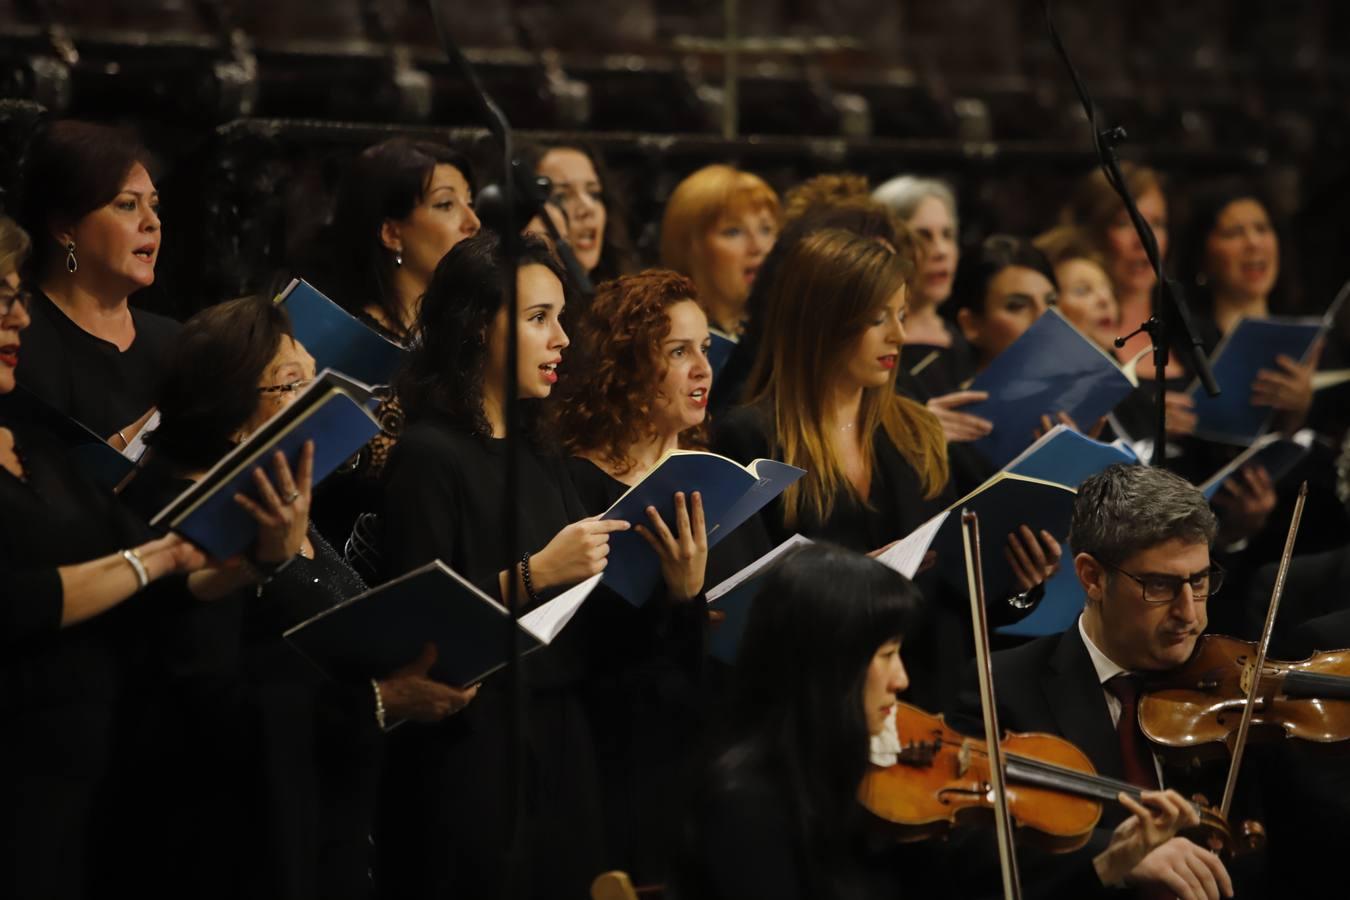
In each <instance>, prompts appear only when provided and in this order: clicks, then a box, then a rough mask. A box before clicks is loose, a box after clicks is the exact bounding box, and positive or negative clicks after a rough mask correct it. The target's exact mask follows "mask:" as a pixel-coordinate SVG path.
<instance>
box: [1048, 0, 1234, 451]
mask: <svg viewBox="0 0 1350 900" xmlns="http://www.w3.org/2000/svg"><path fill="white" fill-rule="evenodd" d="M1041 6H1042V7H1043V8H1044V10H1045V24H1046V26H1047V27H1048V28H1049V29H1050V43H1051V44H1053V45H1054V48H1055V52H1056V53H1057V54H1058V55H1059V58H1060V59H1062V60H1063V61H1064V67H1065V68H1066V69H1068V70H1069V78H1070V79H1071V80H1072V81H1073V86H1074V90H1076V91H1077V92H1078V99H1079V101H1081V102H1082V104H1083V110H1084V111H1085V112H1086V113H1087V118H1088V125H1089V126H1090V127H1091V129H1092V145H1093V147H1094V148H1095V149H1096V151H1097V157H1098V159H1099V160H1100V161H1101V167H1102V171H1103V173H1105V175H1106V180H1107V182H1108V183H1109V184H1110V185H1111V187H1112V188H1113V189H1114V190H1115V192H1116V193H1117V194H1119V195H1120V201H1121V203H1123V204H1124V205H1125V211H1126V213H1127V214H1128V215H1129V217H1130V223H1131V224H1133V225H1134V230H1135V231H1136V232H1138V234H1139V241H1140V243H1141V244H1143V247H1144V253H1145V254H1146V255H1147V256H1148V261H1149V264H1150V265H1151V266H1152V267H1153V272H1154V275H1155V278H1156V284H1155V286H1154V291H1153V309H1152V315H1151V316H1150V317H1149V319H1148V321H1147V322H1145V323H1144V324H1143V325H1142V326H1140V328H1139V330H1138V331H1135V332H1134V333H1133V334H1130V335H1128V336H1127V337H1124V338H1117V339H1116V342H1115V343H1116V346H1117V347H1120V346H1124V343H1125V341H1126V340H1128V339H1129V338H1130V337H1133V336H1134V335H1135V334H1138V333H1139V331H1147V332H1148V334H1149V337H1151V338H1152V339H1153V361H1154V366H1155V371H1154V376H1155V379H1156V381H1157V384H1158V400H1157V403H1158V408H1157V413H1158V419H1157V430H1156V433H1155V437H1154V441H1153V465H1155V466H1156V465H1161V464H1162V462H1163V459H1164V458H1165V455H1166V450H1167V403H1166V399H1167V381H1166V379H1165V378H1164V377H1163V373H1164V372H1165V370H1166V369H1167V360H1168V357H1169V356H1170V354H1171V346H1172V339H1173V335H1174V334H1175V335H1177V336H1179V337H1180V338H1181V340H1179V341H1178V342H1177V343H1178V345H1179V346H1178V349H1179V350H1180V351H1181V353H1182V354H1183V356H1184V357H1185V358H1186V360H1187V362H1188V363H1189V364H1190V367H1191V371H1192V372H1194V373H1195V374H1196V376H1197V377H1199V379H1200V383H1201V384H1202V385H1203V386H1204V388H1205V392H1206V393H1208V394H1209V395H1210V396H1211V397H1216V396H1218V394H1219V383H1218V382H1217V381H1215V380H1214V372H1213V371H1212V370H1211V369H1210V367H1209V360H1208V359H1206V358H1205V350H1204V344H1203V343H1201V341H1200V338H1199V337H1198V336H1197V335H1196V333H1195V326H1194V324H1193V323H1192V322H1191V311H1190V308H1189V307H1188V306H1187V305H1186V297H1185V295H1184V294H1183V292H1182V289H1181V285H1180V284H1178V283H1177V282H1176V281H1174V280H1172V279H1170V278H1166V277H1164V275H1163V269H1162V254H1160V253H1159V252H1158V239H1157V237H1156V236H1155V235H1154V234H1153V229H1152V228H1151V227H1150V226H1149V224H1148V221H1147V220H1146V219H1145V218H1144V217H1143V215H1142V214H1140V212H1139V207H1138V205H1136V204H1135V202H1134V198H1133V197H1132V196H1130V189H1129V186H1128V185H1127V184H1126V183H1125V177H1124V175H1122V174H1121V171H1120V159H1119V157H1117V156H1116V147H1117V146H1118V145H1119V144H1122V143H1124V142H1125V140H1126V139H1127V138H1128V137H1129V135H1127V134H1126V132H1125V129H1124V128H1120V127H1119V126H1115V127H1112V126H1099V125H1098V124H1097V105H1096V104H1095V103H1093V102H1092V97H1091V96H1089V94H1088V92H1087V88H1086V87H1084V86H1083V81H1082V79H1080V78H1079V77H1078V70H1077V69H1075V68H1074V65H1073V61H1072V60H1070V59H1069V51H1068V50H1066V49H1065V48H1064V42H1063V41H1061V40H1060V38H1059V32H1058V31H1057V30H1056V29H1055V20H1054V18H1053V17H1052V16H1051V15H1050V0H1042V2H1041Z"/></svg>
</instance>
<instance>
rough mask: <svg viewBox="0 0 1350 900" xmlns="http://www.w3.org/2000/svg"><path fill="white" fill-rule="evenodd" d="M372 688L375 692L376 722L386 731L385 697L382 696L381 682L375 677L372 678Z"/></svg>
mask: <svg viewBox="0 0 1350 900" xmlns="http://www.w3.org/2000/svg"><path fill="white" fill-rule="evenodd" d="M370 689H371V690H372V691H374V692H375V724H376V725H379V726H380V730H381V731H384V730H386V729H387V728H388V726H387V725H385V724H384V697H382V696H380V683H379V682H378V681H376V680H375V679H374V678H372V679H370Z"/></svg>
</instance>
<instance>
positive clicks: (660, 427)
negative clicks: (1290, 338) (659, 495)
mask: <svg viewBox="0 0 1350 900" xmlns="http://www.w3.org/2000/svg"><path fill="white" fill-rule="evenodd" d="M696 296H697V291H696V289H695V287H694V283H693V282H692V281H691V280H690V279H688V278H686V277H685V276H683V275H678V274H676V273H675V272H671V271H668V270H661V269H653V270H649V271H646V272H642V273H640V274H638V275H626V276H624V277H622V278H618V279H616V280H614V281H608V282H605V283H604V284H602V285H600V288H599V289H598V290H597V291H596V294H595V296H594V298H592V300H591V305H590V306H589V307H588V308H587V310H586V311H585V313H583V314H582V316H581V320H580V321H579V322H578V323H577V326H576V328H575V329H573V333H574V335H575V336H576V338H577V345H578V348H579V349H580V355H581V357H582V358H583V359H586V360H588V361H589V363H588V364H586V365H584V366H581V367H579V368H580V371H578V372H575V373H573V374H569V375H568V377H567V380H566V381H565V382H564V383H563V386H562V387H561V391H562V396H560V397H559V402H558V404H557V406H556V407H555V412H556V413H557V421H558V436H559V438H560V439H561V441H562V443H563V445H564V446H565V447H567V449H569V450H570V451H571V452H572V453H573V454H574V455H573V457H572V459H571V460H569V463H568V465H569V468H570V469H571V473H572V478H573V481H574V482H575V484H576V486H577V490H578V492H579V493H580V494H581V498H582V503H583V504H584V505H585V506H586V509H587V511H588V512H590V513H603V512H604V511H605V510H606V509H608V508H609V507H610V506H611V505H612V504H613V503H614V502H615V501H616V500H618V499H619V497H620V496H622V495H623V494H624V492H626V491H627V490H628V489H629V488H630V487H631V486H633V485H635V484H637V483H638V482H640V481H641V480H642V479H643V478H644V477H645V476H646V475H647V473H648V472H650V471H651V470H652V468H653V467H654V466H655V465H656V464H657V462H658V461H660V460H661V458H662V456H663V455H664V454H665V453H667V452H668V451H672V450H680V449H690V448H700V447H702V445H703V439H704V432H705V428H704V424H705V419H706V416H707V406H708V393H709V389H710V388H711V386H712V369H711V367H710V366H709V364H708V357H707V350H708V344H709V342H710V340H711V338H710V337H709V333H708V318H707V316H706V315H705V314H704V312H703V309H702V308H701V307H700V306H699V303H698V301H697V300H696V299H695V298H696ZM673 508H674V517H673V519H672V522H671V526H669V527H668V526H667V525H666V524H665V523H664V522H663V521H662V519H661V517H660V515H659V514H658V513H657V511H656V510H655V508H652V509H649V511H648V513H647V518H646V519H645V520H644V521H642V522H640V523H635V524H636V525H637V527H638V529H639V532H640V533H641V534H642V536H643V537H644V538H645V539H646V540H647V542H648V543H649V545H650V546H651V547H652V548H653V550H654V551H655V553H656V554H657V557H658V558H659V559H660V561H661V571H662V575H663V576H664V577H663V579H662V582H663V583H662V584H661V585H660V586H659V587H658V588H657V589H656V590H655V591H654V592H653V596H651V597H649V598H647V602H646V603H645V604H644V605H643V606H642V607H640V608H639V607H634V606H632V605H630V604H629V603H628V602H627V601H626V600H624V599H623V598H622V597H620V596H619V595H618V594H617V593H614V592H610V591H597V592H596V595H595V596H593V597H591V598H590V599H589V600H587V601H586V602H587V606H586V609H585V610H584V611H583V612H582V615H584V616H586V617H587V619H586V621H587V624H588V626H589V627H590V628H591V629H592V637H593V638H595V640H596V647H595V649H596V652H595V653H594V654H593V662H592V668H591V672H590V675H589V677H588V678H587V683H586V689H585V697H586V701H587V704H588V711H589V712H590V715H591V721H592V723H593V725H594V727H595V732H596V747H597V752H598V753H599V756H600V760H601V765H602V771H603V772H604V773H605V779H604V784H603V794H602V797H603V798H604V800H605V807H606V808H605V817H606V826H607V831H606V836H607V838H608V845H609V846H608V849H609V851H610V854H611V856H612V858H613V860H614V862H613V865H615V866H617V867H620V868H622V869H624V870H625V871H627V872H628V873H629V874H630V875H633V876H634V877H635V878H637V879H639V880H640V881H642V882H646V883H654V882H660V881H663V880H665V878H666V875H667V868H668V864H669V859H670V853H671V848H672V847H673V841H674V837H675V825H676V816H675V815H674V811H675V810H676V809H677V808H678V802H679V799H680V796H681V794H680V789H681V778H680V773H681V771H682V769H683V768H684V764H685V762H686V760H685V756H686V755H687V754H686V753H685V750H686V749H687V747H688V745H689V741H690V740H691V738H692V737H693V736H694V735H695V734H697V730H698V728H699V722H700V718H701V708H702V696H701V695H702V693H703V691H702V689H701V688H702V685H701V682H702V679H701V677H700V675H701V671H702V661H703V640H702V639H703V636H704V634H705V625H706V622H707V602H706V599H705V598H704V597H703V596H702V590H703V588H704V579H705V575H706V573H707V572H708V571H709V565H710V561H711V559H712V558H713V557H717V556H722V557H724V558H725V559H727V560H729V562H728V563H727V564H725V565H724V566H723V568H724V570H725V571H724V572H723V576H725V575H729V574H731V572H733V571H735V569H737V568H739V567H740V566H742V565H745V564H746V563H749V562H750V561H752V560H753V559H755V558H757V557H758V556H759V555H761V554H762V553H764V552H765V551H767V550H768V549H769V548H768V546H767V543H768V542H767V540H766V539H764V538H763V537H762V529H761V530H760V531H759V534H760V542H759V545H757V546H755V548H754V549H753V550H746V551H743V552H739V553H736V552H733V553H732V554H731V555H730V556H729V557H728V556H726V550H727V549H729V547H728V545H735V544H738V543H740V542H741V540H742V539H741V535H742V534H743V533H746V532H751V531H755V530H756V529H755V528H754V526H757V525H758V522H752V523H748V527H747V528H746V529H744V531H742V530H738V531H736V532H735V533H733V534H732V535H731V536H730V537H728V539H727V541H725V542H723V544H722V545H720V546H719V547H718V551H722V552H721V553H717V552H714V553H713V554H712V556H710V554H709V551H708V538H707V534H706V528H705V523H704V518H703V506H702V497H701V496H700V494H699V493H698V492H692V493H691V492H688V491H679V492H677V493H676V494H675V496H674V506H673Z"/></svg>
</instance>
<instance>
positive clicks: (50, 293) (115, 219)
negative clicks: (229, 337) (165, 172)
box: [18, 121, 178, 450]
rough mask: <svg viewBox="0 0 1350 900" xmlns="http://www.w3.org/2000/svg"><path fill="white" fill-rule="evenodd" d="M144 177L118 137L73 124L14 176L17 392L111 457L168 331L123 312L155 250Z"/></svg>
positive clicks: (154, 319) (41, 137)
mask: <svg viewBox="0 0 1350 900" xmlns="http://www.w3.org/2000/svg"><path fill="white" fill-rule="evenodd" d="M149 169H150V156H149V153H148V152H147V151H146V149H145V148H144V147H142V146H141V145H140V144H139V143H137V142H136V141H135V140H134V139H133V138H131V137H130V136H129V135H127V134H125V133H124V132H122V131H119V130H117V129H114V128H109V127H107V126H105V125H93V124H90V123H88V122H77V121H62V122H55V123H53V124H52V125H51V126H50V127H48V128H47V129H46V130H45V131H43V132H40V133H39V134H38V136H37V138H36V139H35V140H34V141H33V143H32V145H31V146H30V147H29V148H28V151H27V159H26V163H25V169H24V183H23V198H22V199H23V204H22V213H21V221H22V224H23V225H24V227H25V228H27V230H28V233H29V235H30V236H31V237H32V239H33V255H32V257H31V259H30V260H29V263H28V266H27V268H26V272H25V276H26V280H27V281H28V283H29V285H30V286H31V287H32V288H33V290H34V293H33V302H32V304H31V306H32V309H31V310H30V315H31V317H32V320H33V323H32V325H31V326H30V327H29V329H28V336H27V342H28V344H29V347H30V348H31V349H32V351H33V352H32V356H31V359H30V360H29V361H28V362H27V363H26V364H25V365H24V366H23V367H22V368H21V369H20V371H19V372H18V377H19V384H21V385H22V386H23V387H24V388H26V389H27V390H30V391H32V392H33V393H35V394H37V395H38V396H39V397H41V398H42V399H43V400H45V401H46V402H47V403H48V404H50V405H51V406H53V407H54V408H55V409H57V410H58V411H60V412H62V413H65V414H66V415H68V416H70V417H71V418H73V419H75V420H76V421H78V422H80V423H81V424H83V425H85V426H87V427H88V428H90V429H91V430H93V431H94V432H95V433H96V434H98V435H101V436H103V437H105V438H107V439H108V441H109V442H111V443H112V444H113V446H114V447H116V448H117V449H119V450H124V449H126V446H127V444H128V442H130V441H131V440H132V439H133V438H134V437H135V436H136V432H137V431H138V430H139V429H140V428H141V427H142V426H143V425H144V423H145V420H146V419H148V418H149V414H150V407H151V405H152V404H153V403H154V398H155V393H156V391H157V390H158V389H159V378H160V373H161V370H162V368H163V364H164V357H165V355H166V354H167V353H168V351H169V347H170V346H171V345H172V343H173V337H174V334H175V333H176V332H177V330H178V324H177V323H176V322H174V321H173V320H171V319H167V318H165V317H163V316H158V315H155V314H154V313H150V312H146V311H144V310H141V309H135V308H133V307H132V306H131V305H130V304H129V303H128V298H129V297H130V296H131V295H132V294H134V293H136V292H137V291H139V290H141V289H142V288H145V287H148V286H149V285H151V284H153V283H154V281H155V262H156V261H157V260H158V258H159V250H160V243H161V241H162V239H163V236H162V232H161V230H160V221H159V192H158V190H156V188H155V183H154V181H153V179H152V178H151V176H150V172H149Z"/></svg>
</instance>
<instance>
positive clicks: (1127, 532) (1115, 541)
mask: <svg viewBox="0 0 1350 900" xmlns="http://www.w3.org/2000/svg"><path fill="white" fill-rule="evenodd" d="M1217 530H1218V522H1217V521H1216V519H1215V518H1214V511H1213V510H1211V509H1210V508H1209V502H1208V501H1206V500H1205V497H1204V495H1203V494H1201V493H1200V490H1199V488H1197V487H1195V486H1194V485H1193V484H1191V483H1190V482H1188V481H1186V480H1185V479H1184V478H1181V477H1180V476H1178V475H1174V474H1172V473H1171V472H1168V471H1167V470H1165V469H1155V468H1152V467H1150V466H1140V465H1124V464H1116V465H1114V466H1110V467H1109V468H1107V469H1105V470H1103V471H1101V472H1099V473H1097V474H1096V475H1093V476H1092V477H1091V478H1089V479H1087V480H1086V481H1084V482H1083V483H1082V485H1081V486H1080V487H1079V488H1078V496H1077V497H1076V498H1075V499H1074V502H1073V522H1072V524H1071V525H1070V526H1069V546H1070V547H1072V548H1073V552H1074V553H1075V554H1078V553H1090V554H1092V555H1093V556H1095V557H1097V558H1098V559H1100V560H1101V561H1102V562H1105V563H1109V564H1111V565H1116V566H1118V565H1120V564H1121V563H1123V562H1125V560H1127V559H1129V558H1130V557H1131V556H1133V555H1134V554H1136V553H1139V552H1141V551H1143V550H1147V549H1148V548H1150V547H1154V546H1157V545H1158V544H1161V543H1163V542H1165V541H1170V540H1173V539H1179V540H1182V541H1186V542H1187V543H1194V544H1210V543H1212V542H1213V541H1214V534H1215V532H1216V531H1217Z"/></svg>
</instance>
